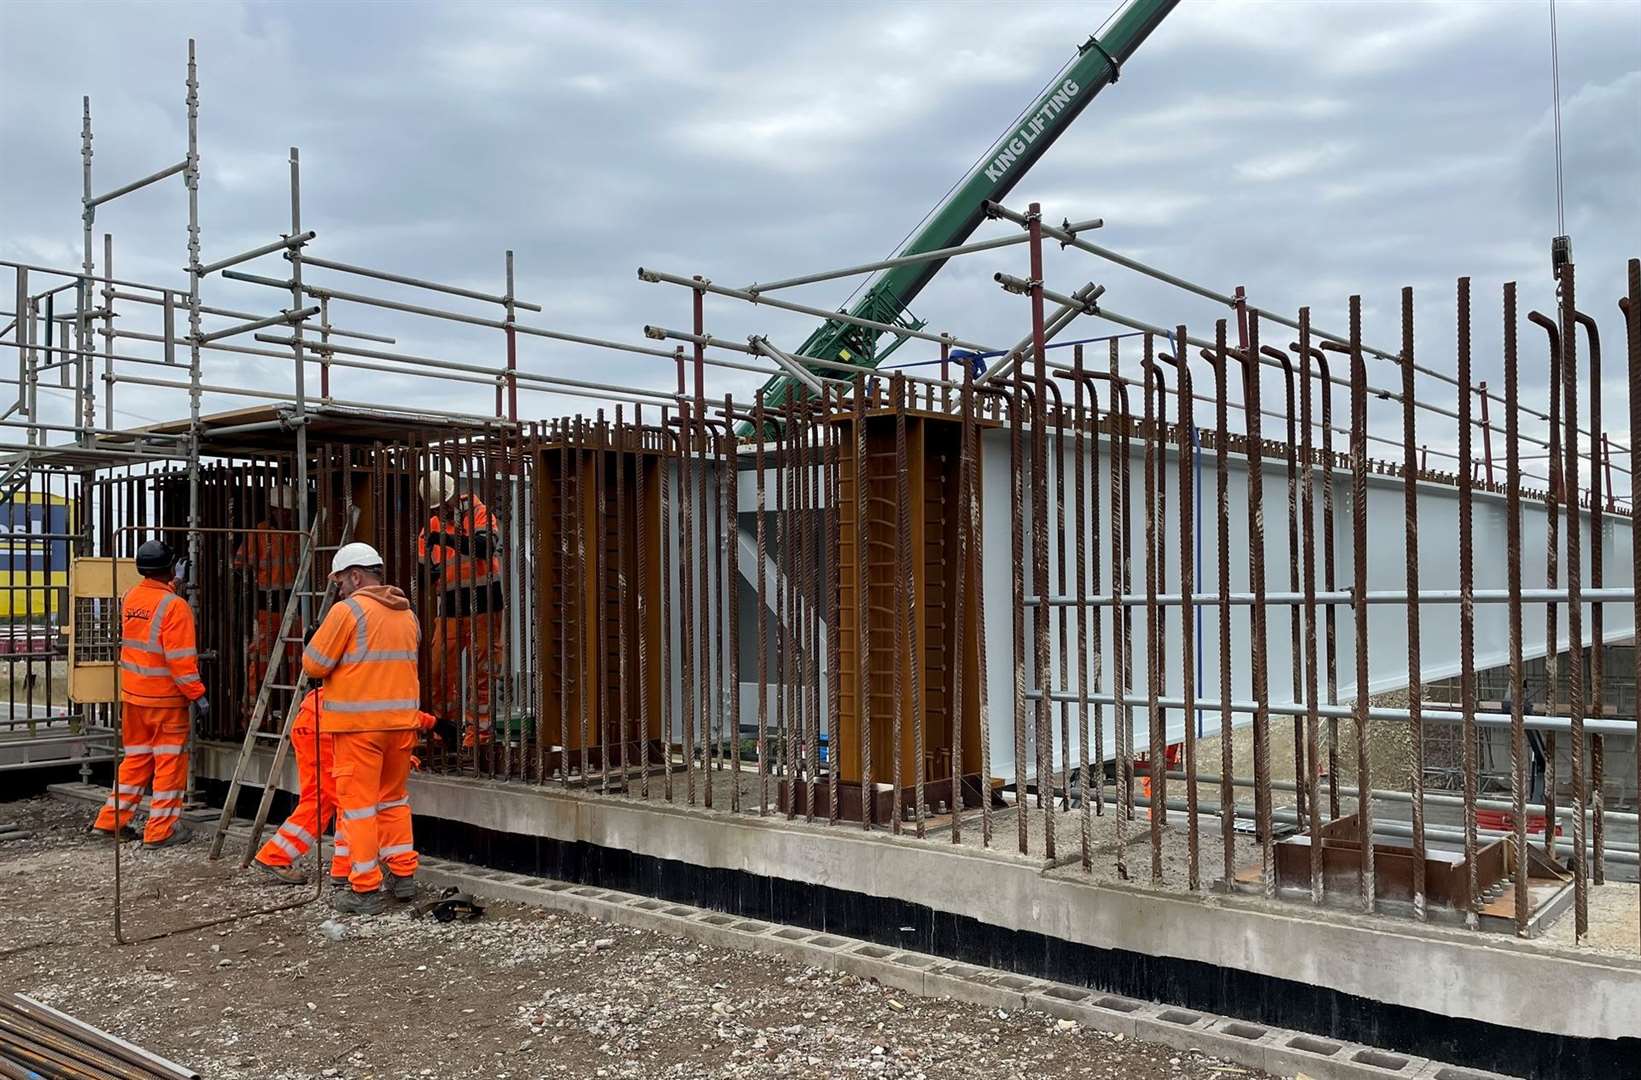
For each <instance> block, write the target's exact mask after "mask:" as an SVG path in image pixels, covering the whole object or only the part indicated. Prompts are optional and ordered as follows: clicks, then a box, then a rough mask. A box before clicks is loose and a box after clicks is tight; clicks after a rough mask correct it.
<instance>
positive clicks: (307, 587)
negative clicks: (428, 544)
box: [210, 507, 359, 867]
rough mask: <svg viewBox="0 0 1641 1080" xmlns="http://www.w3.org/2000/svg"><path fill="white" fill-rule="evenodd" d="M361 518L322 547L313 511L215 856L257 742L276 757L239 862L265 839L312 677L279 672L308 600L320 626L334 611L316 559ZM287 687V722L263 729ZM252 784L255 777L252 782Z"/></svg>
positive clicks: (330, 585) (215, 837) (297, 641)
mask: <svg viewBox="0 0 1641 1080" xmlns="http://www.w3.org/2000/svg"><path fill="white" fill-rule="evenodd" d="M358 520H359V508H358V507H353V508H352V509H351V511H350V513H349V515H348V521H347V525H346V526H345V527H344V528H343V530H342V536H341V539H340V540H339V542H338V543H337V545H336V546H334V547H333V546H321V545H320V543H319V537H320V535H321V534H322V532H323V530H324V527H325V511H324V508H323V507H321V508H320V510H319V512H318V513H317V514H315V515H314V522H313V526H312V528H310V529H309V530H308V533H307V535H306V536H304V537H303V541H302V558H301V561H300V563H299V564H298V566H297V571H296V580H295V582H294V583H293V585H294V587H293V588H292V589H291V594H290V597H289V598H288V599H287V600H286V602H285V614H284V616H283V617H282V618H281V619H280V620H279V633H278V636H277V637H276V638H275V639H274V647H273V652H272V655H270V656H269V658H268V666H267V670H266V671H265V672H264V673H263V675H262V686H261V688H260V689H259V690H258V691H257V695H256V704H255V706H254V707H253V708H252V710H251V720H250V723H249V724H248V725H247V726H246V728H245V740H244V742H243V743H241V744H240V748H239V758H238V760H237V761H235V763H234V775H233V779H232V780H231V781H229V783H228V794H227V797H226V798H224V799H223V801H222V813H221V814H220V815H219V816H218V817H217V824H216V830H215V832H214V833H213V834H212V836H211V854H210V857H211V858H212V859H219V858H221V857H222V842H223V841H224V840H225V839H227V836H228V827H229V825H230V824H231V823H232V822H233V820H234V808H235V807H236V806H237V805H238V803H239V792H240V789H241V788H242V787H243V786H244V785H245V783H246V782H247V778H248V776H249V774H250V771H251V762H252V760H253V759H254V758H255V756H256V747H257V743H258V742H271V743H273V760H272V761H271V762H269V764H268V773H267V777H266V781H265V783H263V785H262V799H261V801H260V802H259V803H258V804H257V809H256V818H255V819H254V820H253V822H252V824H251V837H250V840H249V841H248V842H247V843H246V845H245V854H244V857H243V858H242V859H241V860H240V866H242V867H243V866H249V865H250V862H251V857H252V856H253V855H255V854H256V850H257V843H258V841H260V840H261V838H262V830H263V828H264V827H265V826H266V825H267V823H268V812H269V811H270V810H271V809H272V808H273V796H274V789H275V783H276V779H277V778H278V776H279V774H280V770H282V769H283V768H284V767H285V755H286V753H287V752H288V751H289V750H290V745H291V727H292V725H293V724H295V722H296V716H297V713H299V712H300V711H301V709H302V697H303V695H304V694H305V693H306V692H307V689H308V677H307V675H306V674H305V673H303V672H302V671H301V669H300V668H298V669H297V672H298V673H297V676H296V681H295V682H294V683H281V682H280V681H279V679H280V675H281V671H282V670H283V669H284V667H285V666H286V665H285V654H286V651H287V650H288V649H290V647H291V646H292V645H298V646H300V645H301V644H302V642H303V636H302V635H301V634H293V633H292V632H291V631H292V629H293V628H294V626H295V624H296V622H297V616H298V613H299V612H300V611H301V610H302V608H303V606H304V605H305V604H307V603H308V602H309V601H310V600H314V599H317V600H319V611H318V614H317V615H316V616H315V617H314V623H313V624H314V625H315V626H317V625H318V624H319V623H320V622H321V621H323V620H324V618H325V615H326V613H327V612H329V610H330V605H331V602H332V601H333V600H334V599H335V596H336V585H335V583H334V582H330V581H327V582H326V584H325V588H324V589H323V590H315V589H314V588H313V571H314V559H315V557H316V556H317V555H318V553H319V552H321V551H335V550H336V549H337V548H338V547H340V546H341V545H342V544H346V543H347V542H348V541H349V540H351V539H352V537H353V527H354V524H355V523H356V522H357V521H358ZM275 690H288V691H290V694H291V699H290V704H289V705H288V706H286V708H285V715H284V719H283V722H282V723H280V725H279V729H278V730H277V731H263V730H262V724H263V721H264V720H266V719H267V716H268V712H269V709H270V708H271V707H272V698H273V692H274V691H275ZM250 782H251V783H252V784H253V785H254V784H255V781H254V780H252V781H250Z"/></svg>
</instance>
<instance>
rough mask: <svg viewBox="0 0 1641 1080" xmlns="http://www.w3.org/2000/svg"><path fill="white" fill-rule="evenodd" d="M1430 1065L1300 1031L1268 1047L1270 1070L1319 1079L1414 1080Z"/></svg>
mask: <svg viewBox="0 0 1641 1080" xmlns="http://www.w3.org/2000/svg"><path fill="white" fill-rule="evenodd" d="M1429 1064H1430V1062H1429V1060H1428V1059H1426V1058H1421V1057H1414V1056H1412V1055H1410V1054H1394V1053H1391V1052H1390V1051H1387V1050H1376V1049H1374V1048H1372V1047H1368V1046H1363V1045H1361V1044H1360V1043H1352V1042H1346V1041H1344V1040H1342V1039H1324V1038H1322V1037H1321V1036H1319V1035H1306V1034H1303V1033H1301V1032H1285V1033H1284V1034H1283V1037H1282V1038H1280V1039H1278V1040H1276V1041H1274V1042H1272V1043H1269V1044H1267V1045H1266V1047H1265V1069H1266V1071H1267V1072H1273V1073H1278V1074H1281V1075H1285V1076H1291V1075H1294V1074H1297V1073H1305V1074H1306V1075H1307V1076H1312V1077H1315V1078H1316V1080H1365V1078H1369V1077H1384V1078H1387V1080H1388V1078H1390V1077H1397V1078H1401V1080H1414V1078H1415V1077H1417V1076H1418V1075H1419V1074H1420V1072H1422V1071H1423V1070H1424V1069H1425V1068H1426V1066H1428V1065H1429ZM1461 1080H1463V1078H1462V1075H1461Z"/></svg>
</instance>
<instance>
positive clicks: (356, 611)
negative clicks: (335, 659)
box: [342, 596, 366, 660]
mask: <svg viewBox="0 0 1641 1080" xmlns="http://www.w3.org/2000/svg"><path fill="white" fill-rule="evenodd" d="M342 603H343V604H345V605H346V606H347V609H348V610H349V611H351V612H353V648H351V649H349V650H348V651H347V652H346V653H345V654H344V655H343V656H342V659H344V660H357V659H359V658H360V657H361V656H364V655H365V649H366V644H365V630H366V627H365V609H364V608H363V607H361V606H360V605H359V601H357V600H355V599H354V598H353V597H351V596H350V597H348V598H347V599H346V600H344V601H342Z"/></svg>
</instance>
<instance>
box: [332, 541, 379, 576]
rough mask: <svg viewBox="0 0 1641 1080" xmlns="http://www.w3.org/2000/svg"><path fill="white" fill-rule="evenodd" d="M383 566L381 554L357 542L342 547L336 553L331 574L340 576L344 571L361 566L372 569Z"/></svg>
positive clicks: (367, 545)
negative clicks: (372, 567)
mask: <svg viewBox="0 0 1641 1080" xmlns="http://www.w3.org/2000/svg"><path fill="white" fill-rule="evenodd" d="M381 565H382V556H381V553H380V552H378V551H377V550H376V549H375V548H373V547H371V546H370V545H369V544H366V543H363V542H361V541H358V540H355V541H354V542H353V543H351V544H343V545H342V547H341V548H340V549H339V550H338V551H337V552H336V558H334V559H332V560H331V564H330V572H331V573H332V574H340V573H341V572H342V571H344V570H352V569H354V568H355V567H359V566H364V567H371V566H381Z"/></svg>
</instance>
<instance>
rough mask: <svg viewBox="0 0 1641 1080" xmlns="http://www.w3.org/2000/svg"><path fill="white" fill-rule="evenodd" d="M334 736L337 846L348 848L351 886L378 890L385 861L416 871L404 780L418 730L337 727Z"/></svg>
mask: <svg viewBox="0 0 1641 1080" xmlns="http://www.w3.org/2000/svg"><path fill="white" fill-rule="evenodd" d="M331 738H332V739H333V741H334V746H335V748H336V763H335V765H334V766H333V768H332V772H333V775H334V776H335V778H336V802H337V806H338V807H339V818H338V820H337V829H338V832H339V839H338V841H337V845H336V846H337V850H338V851H341V850H343V849H344V848H345V849H346V851H347V853H348V881H349V883H350V884H351V885H352V886H353V891H354V892H361V893H368V892H375V891H376V890H377V889H380V888H381V887H382V867H383V866H384V865H385V866H386V867H387V868H388V869H389V870H391V871H393V873H394V874H395V875H397V876H398V877H410V876H412V875H414V874H415V873H416V863H417V859H416V845H415V841H414V839H413V838H412V837H411V833H410V796H409V794H408V793H407V792H406V790H405V781H406V779H407V778H408V777H409V776H410V754H411V751H412V750H414V749H415V747H416V738H417V733H416V731H414V730H408V731H407V730H402V729H401V730H396V731H338V732H336V733H335V734H334V735H333V736H331ZM338 876H339V875H338Z"/></svg>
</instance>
